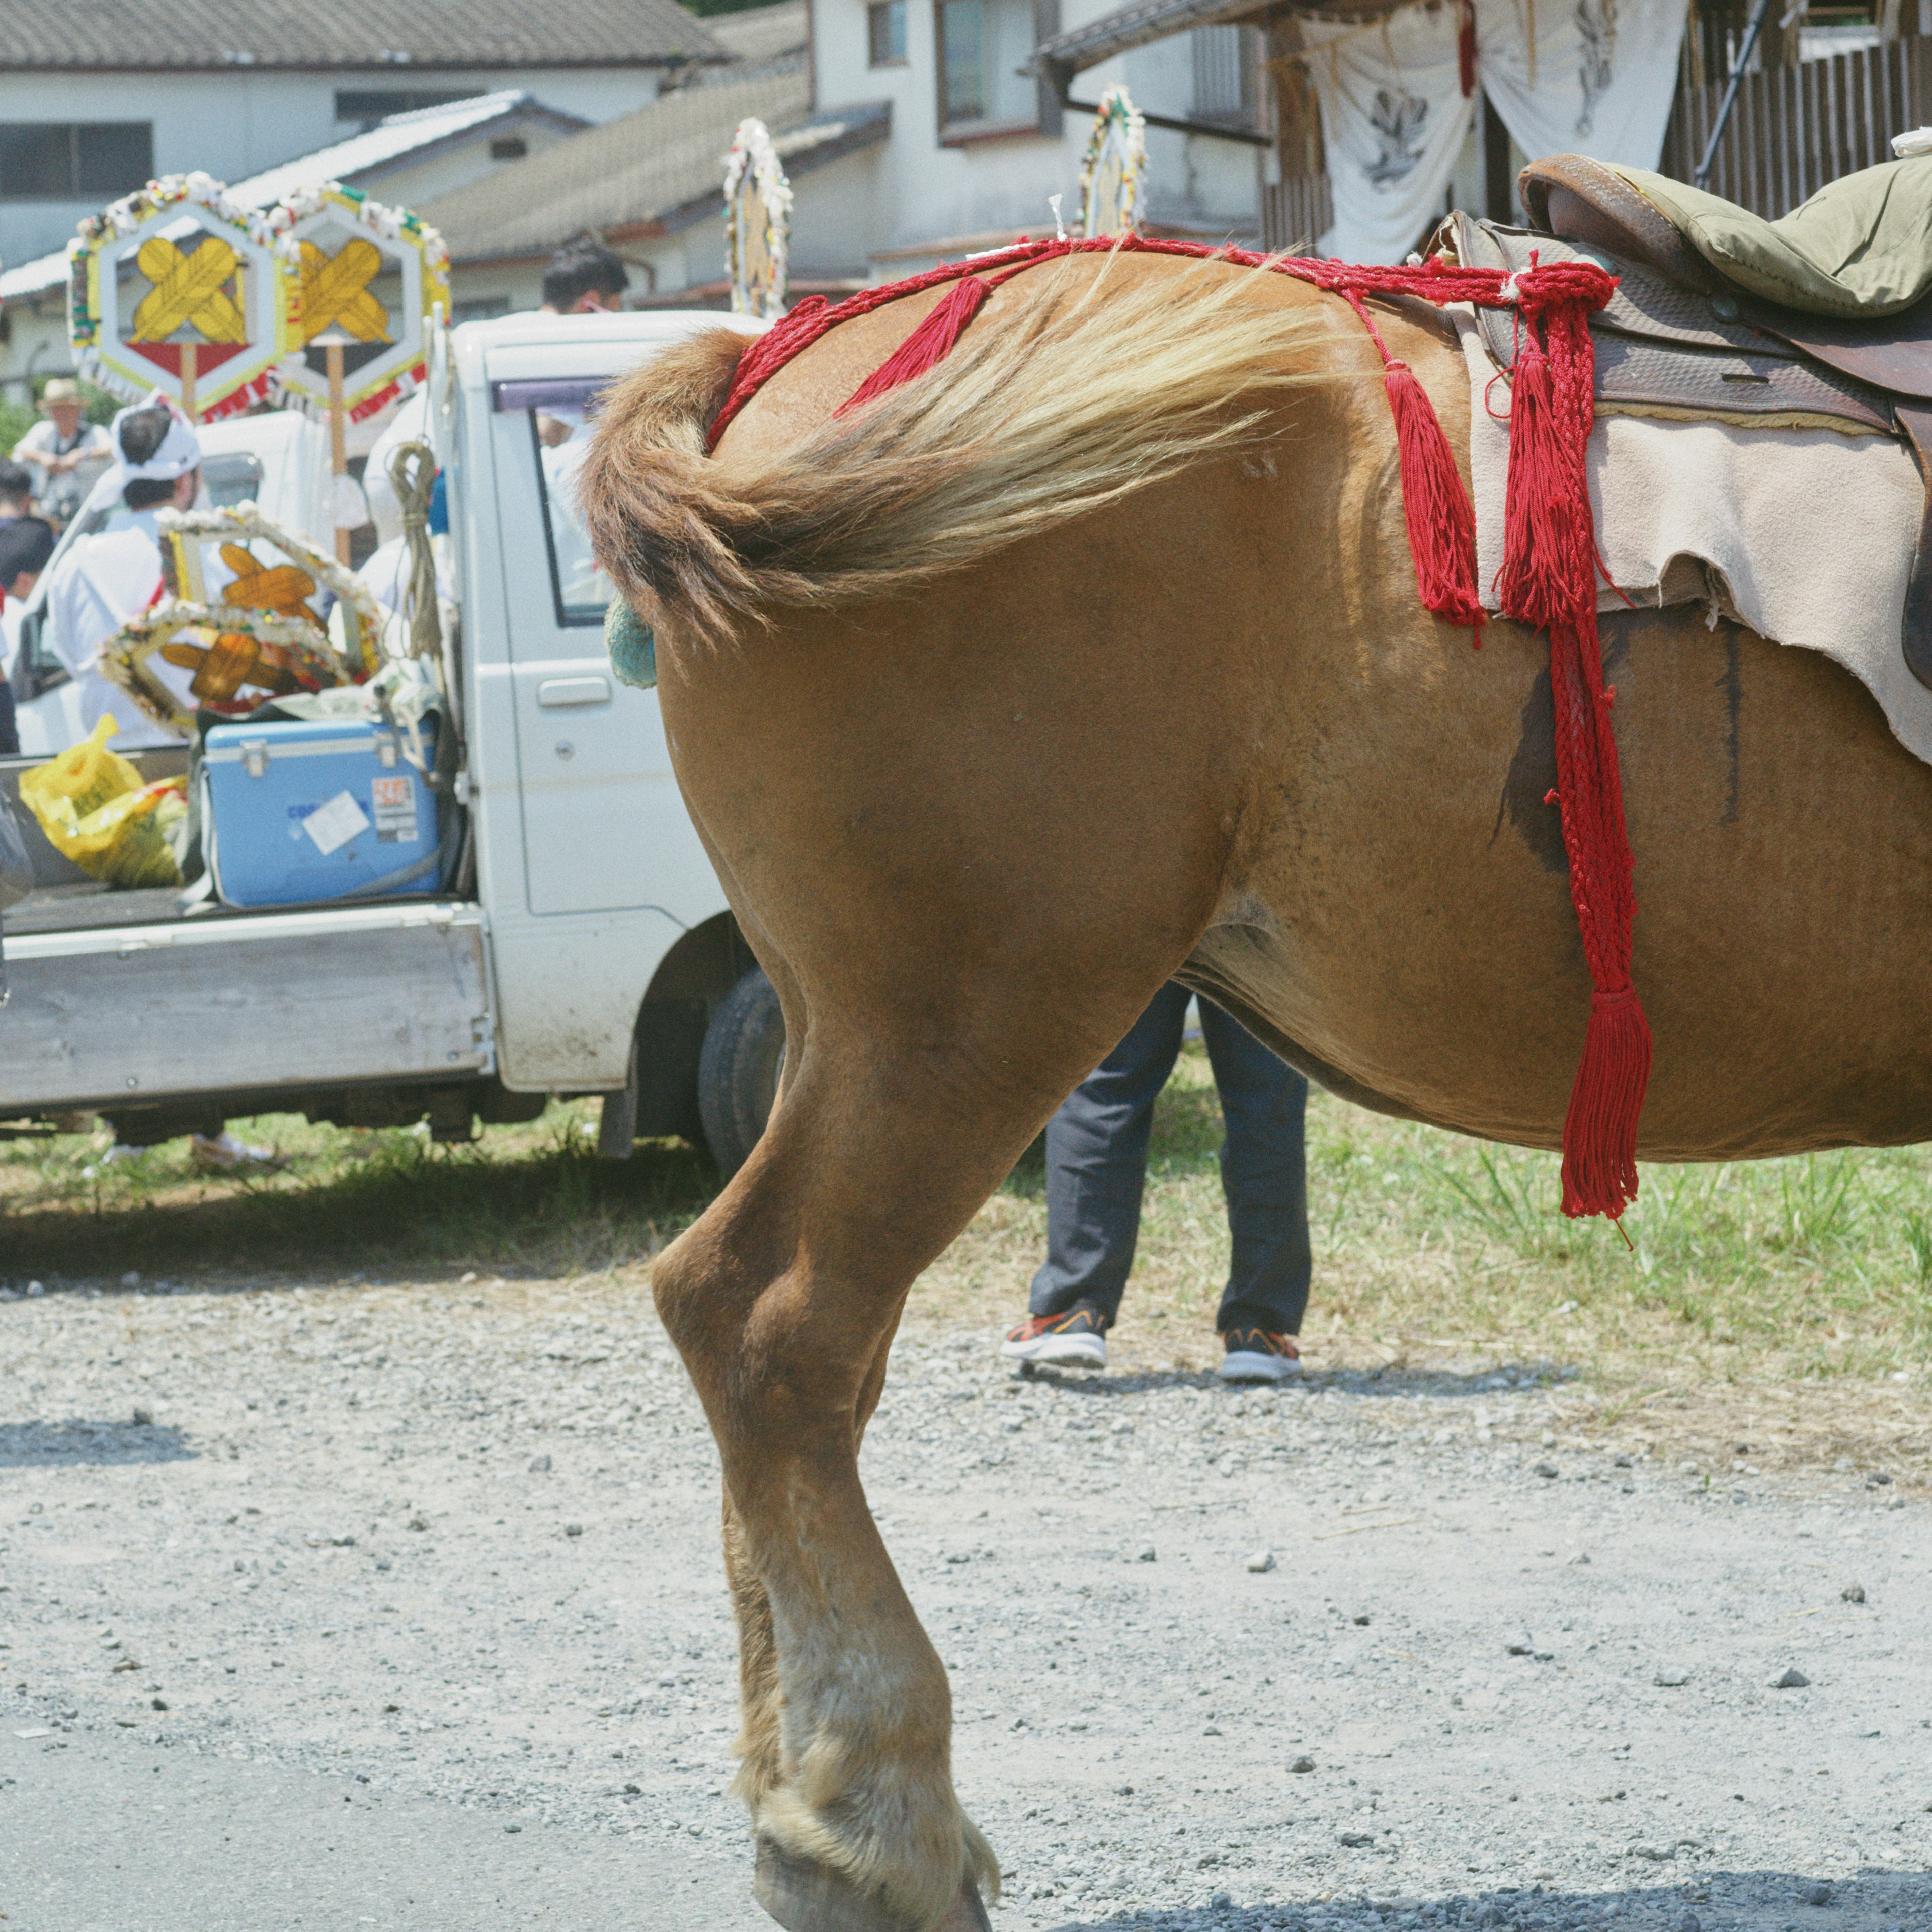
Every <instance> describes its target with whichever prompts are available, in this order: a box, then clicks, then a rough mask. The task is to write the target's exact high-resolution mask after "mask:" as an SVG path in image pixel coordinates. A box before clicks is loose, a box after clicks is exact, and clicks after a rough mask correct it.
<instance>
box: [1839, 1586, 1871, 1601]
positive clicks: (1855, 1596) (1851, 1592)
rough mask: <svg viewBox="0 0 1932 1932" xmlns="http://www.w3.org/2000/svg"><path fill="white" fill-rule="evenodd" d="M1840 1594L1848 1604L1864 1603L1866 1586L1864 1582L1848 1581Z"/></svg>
mask: <svg viewBox="0 0 1932 1932" xmlns="http://www.w3.org/2000/svg"><path fill="white" fill-rule="evenodd" d="M1838 1595H1840V1596H1841V1597H1842V1598H1843V1599H1844V1600H1845V1601H1846V1603H1848V1604H1862V1603H1863V1602H1864V1600H1865V1586H1864V1585H1863V1584H1862V1583H1847V1584H1846V1586H1845V1587H1844V1588H1843V1589H1842V1590H1841V1591H1840V1592H1838Z"/></svg>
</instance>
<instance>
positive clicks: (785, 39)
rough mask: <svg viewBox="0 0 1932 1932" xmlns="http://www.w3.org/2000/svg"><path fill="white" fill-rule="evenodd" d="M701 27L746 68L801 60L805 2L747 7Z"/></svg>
mask: <svg viewBox="0 0 1932 1932" xmlns="http://www.w3.org/2000/svg"><path fill="white" fill-rule="evenodd" d="M704 24H705V25H706V26H707V27H709V28H710V29H711V37H712V39H713V40H715V41H716V42H717V43H718V45H719V46H721V47H722V48H723V49H724V51H725V52H727V54H729V55H730V56H731V58H733V60H734V61H736V62H739V64H740V65H742V66H745V67H748V68H760V67H766V66H769V65H772V63H773V62H778V61H781V60H786V59H790V58H794V57H796V58H799V59H802V58H804V55H805V41H806V39H807V37H808V30H807V26H806V22H805V0H783V4H782V5H779V6H775V7H746V8H745V10H744V11H743V12H742V13H719V14H717V15H715V16H714V17H712V19H710V20H706V22H705V23H704ZM726 71H727V72H728V71H729V70H728V69H727V70H726Z"/></svg>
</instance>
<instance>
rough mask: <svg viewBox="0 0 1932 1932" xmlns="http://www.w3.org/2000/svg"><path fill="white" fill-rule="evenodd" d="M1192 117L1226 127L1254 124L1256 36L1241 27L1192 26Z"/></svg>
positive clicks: (1257, 43) (1256, 60) (1258, 55)
mask: <svg viewBox="0 0 1932 1932" xmlns="http://www.w3.org/2000/svg"><path fill="white" fill-rule="evenodd" d="M1188 37H1189V39H1190V40H1192V41H1193V54H1194V118H1195V119H1196V120H1197V121H1212V122H1214V123H1216V124H1218V125H1220V126H1222V127H1253V124H1254V121H1255V107H1256V71H1257V69H1258V68H1259V64H1260V60H1261V51H1262V50H1261V47H1260V45H1259V35H1255V34H1251V33H1250V30H1249V29H1247V28H1244V27H1196V28H1195V29H1194V31H1193V33H1192V34H1190V35H1189V36H1188Z"/></svg>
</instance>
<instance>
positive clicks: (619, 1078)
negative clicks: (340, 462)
mask: <svg viewBox="0 0 1932 1932" xmlns="http://www.w3.org/2000/svg"><path fill="white" fill-rule="evenodd" d="M725 320H731V319H729V318H724V317H718V316H714V315H705V314H679V313H675V312H663V313H652V312H649V311H640V312H633V313H629V314H621V315H611V316H570V317H556V316H547V315H523V316H513V317H505V318H503V319H501V320H493V321H490V322H483V323H466V324H465V325H463V326H461V327H460V328H458V329H455V330H454V331H449V332H444V331H438V332H437V335H436V337H435V340H434V344H433V348H432V353H431V359H430V369H429V401H430V406H429V410H428V416H429V424H430V441H431V445H432V447H433V448H434V452H435V454H436V457H437V461H438V463H439V465H440V467H441V469H442V470H443V474H444V478H445V481H446V490H447V502H448V505H449V554H448V557H447V562H448V564H449V580H448V585H447V589H448V592H449V596H450V598H451V599H452V601H454V603H455V605H456V607H457V610H458V622H456V623H455V625H446V626H445V631H446V634H445V638H444V646H443V650H444V662H443V682H444V688H445V691H446V696H447V701H448V704H449V713H448V715H449V718H450V721H451V723H452V724H453V727H454V729H455V732H456V733H457V734H458V736H457V739H456V743H457V745H458V755H457V757H455V760H454V761H453V763H454V767H455V769H454V771H453V773H452V774H449V775H448V777H447V779H446V795H445V796H443V797H442V799H441V800H440V807H439V811H440V814H445V815H446V816H445V817H444V818H443V836H444V838H445V841H446V844H447V847H448V850H449V853H450V858H449V863H448V865H447V866H446V868H445V871H444V874H443V880H442V882H441V883H440V884H439V886H438V888H437V890H435V891H434V892H433V893H431V894H429V895H416V896H405V897H396V898H389V899H373V900H371V899H360V900H353V901H341V902H338V903H323V904H307V905H302V906H300V907H258V908H256V909H250V910H243V909H240V908H238V907H232V906H229V905H226V904H222V903H220V901H218V900H215V899H212V898H202V899H201V900H199V901H190V900H188V899H187V898H184V895H183V894H182V893H181V892H180V891H179V889H175V888H169V889H110V888H108V887H107V886H102V885H101V884H99V883H96V882H95V881H93V880H89V879H88V878H86V877H85V876H84V875H83V874H82V873H81V872H80V871H79V870H78V869H77V868H74V867H72V866H71V865H68V862H67V861H66V860H65V859H62V857H61V856H59V855H58V853H56V852H55V849H54V847H52V845H50V844H48V843H47V842H46V840H45V839H44V838H43V836H42V835H41V834H40V831H39V828H38V826H37V824H36V823H34V819H33V816H32V814H31V812H30V811H28V810H27V808H26V807H25V805H23V804H21V803H20V802H19V799H18V787H19V781H20V774H21V772H23V771H24V770H26V769H28V768H30V767H31V766H33V765H34V764H35V763H38V762H40V760H41V759H43V758H44V757H46V755H48V754H49V752H51V751H58V750H60V749H62V748H64V747H65V745H66V744H67V743H68V742H71V740H72V739H75V738H78V737H79V736H82V735H83V733H82V731H81V730H80V729H79V728H77V726H78V712H77V708H76V707H75V706H74V703H73V699H74V691H73V689H72V687H71V684H67V683H65V682H64V681H65V680H66V679H67V676H68V674H67V673H66V671H65V669H64V667H62V664H61V663H60V661H59V660H58V658H57V657H55V655H53V654H52V652H51V651H50V650H49V649H48V648H47V646H46V641H45V639H44V637H43V628H44V624H43V617H41V616H37V614H36V613H37V605H36V604H35V603H34V601H31V600H30V601H29V603H28V606H27V607H26V612H25V615H24V616H23V617H22V618H20V619H19V621H18V622H17V623H15V624H13V625H12V627H11V632H10V634H13V635H14V637H16V643H15V646H14V649H13V655H12V661H11V662H10V664H8V665H7V667H6V669H7V673H8V674H9V675H10V678H11V680H12V683H13V691H14V694H15V698H16V702H17V706H18V709H19V714H20V735H21V742H22V745H23V755H22V756H20V757H15V758H12V759H7V760H0V797H5V798H7V799H10V800H11V802H12V805H13V816H14V817H15V819H16V820H17V822H18V823H20V826H21V827H22V829H23V832H25V833H26V838H27V841H28V844H29V845H30V847H31V848H32V849H31V856H32V858H33V861H34V873H33V879H34V889H33V890H31V892H28V894H27V895H26V897H24V898H21V899H20V900H19V901H17V903H16V904H13V906H11V907H9V908H7V910H6V911H5V914H4V916H0V920H3V922H4V962H0V971H4V973H5V980H6V982H7V993H8V997H7V1001H6V1004H5V1005H4V1006H0V1121H10V1122H16V1123H31V1122H34V1121H41V1122H45V1121H53V1120H57V1119H58V1118H61V1117H62V1116H70V1115H76V1114H80V1113H94V1114H98V1115H101V1116H102V1117H103V1118H104V1119H105V1120H106V1121H107V1122H108V1123H109V1124H110V1125H111V1126H112V1127H113V1130H114V1132H115V1135H116V1136H117V1138H118V1139H121V1140H122V1141H125V1142H130V1143H133V1144H136V1145H151V1144H154V1143H155V1142H160V1141H162V1140H164V1139H168V1138H169V1137H171V1136H175V1135H178V1134H182V1133H190V1132H196V1133H206V1134H210V1135H214V1134H218V1133H220V1131H221V1128H222V1124H223V1122H224V1121H226V1120H228V1119H230V1118H242V1117H245V1116H247V1115H258V1114H263V1113H302V1114H305V1115H307V1116H308V1118H310V1119H311V1120H314V1121H331V1122H334V1123H335V1124H338V1125H341V1126H345V1127H384V1126H411V1125H415V1124H418V1123H419V1122H424V1121H426V1122H427V1123H428V1127H429V1129H430V1130H431V1133H433V1134H434V1136H436V1137H437V1139H443V1140H455V1141H466V1140H469V1139H471V1138H472V1136H473V1135H474V1133H475V1124H476V1123H477V1122H478V1121H481V1122H484V1123H486V1124H487V1123H502V1122H509V1121H526V1120H530V1119H533V1118H535V1116H536V1115H538V1114H539V1113H540V1112H541V1111H542V1109H543V1108H544V1105H545V1103H546V1102H547V1100H548V1099H549V1098H550V1097H551V1096H553V1095H559V1096H581V1095H586V1094H600V1095H601V1096H603V1097H604V1100H603V1110H602V1126H601V1133H600V1135H599V1139H598V1147H599V1150H600V1151H601V1152H602V1153H603V1154H606V1155H607V1156H610V1157H613V1158H623V1157H628V1154H630V1152H631V1148H632V1146H633V1145H634V1142H635V1140H636V1139H637V1138H638V1137H640V1136H650V1135H666V1134H681V1135H685V1136H689V1137H691V1138H693V1139H695V1138H696V1137H697V1136H698V1135H699V1133H700V1132H702V1133H703V1135H704V1136H705V1137H706V1139H707V1140H708V1141H709V1143H710V1145H711V1147H712V1152H713V1153H714V1154H715V1157H716V1158H717V1160H718V1163H719V1166H721V1169H724V1171H725V1172H727V1173H728V1172H731V1171H732V1170H733V1169H735V1168H736V1166H738V1165H739V1163H740V1162H742V1160H743V1159H744V1157H745V1154H747V1153H748V1151H750V1148H751V1145H752V1143H753V1142H754V1141H755V1140H756V1139H757V1136H758V1134H759V1133H760V1131H761V1130H762V1129H763V1123H764V1119H765V1117H766V1114H767V1113H768V1112H769V1108H770V1104H771V1098H772V1092H773V1091H774V1088H775V1083H776V1079H777V1076H778V1067H779V1066H780V1064H781V1057H782V1055H783V1052H784V1034H783V1022H782V1020H781V1018H780V1016H779V1015H778V1007H777V1002H776V1000H775V996H774V995H772V992H771V989H770V987H769V983H767V982H766V980H765V979H764V977H763V974H761V973H760V972H759V971H757V968H756V966H755V964H754V962H753V960H752V959H751V954H750V953H749V952H748V950H747V948H746V947H745V944H744V942H743V940H742V938H741V937H740V935H739V932H738V930H737V927H736V923H735V922H734V921H733V919H732V916H731V914H730V910H729V909H728V908H727V905H726V904H725V901H724V894H723V892H722V891H721V889H720V888H719V886H718V880H717V877H716V875H715V873H714V872H713V871H712V867H711V864H710V862H709V859H707V858H706V856H705V853H704V849H703V845H702V844H701V843H700V841H699V838H698V836H697V832H696V829H694V826H692V824H691V820H690V818H689V817H688V814H687V813H686V812H685V807H684V803H683V801H682V798H681V797H680V796H679V792H678V788H677V784H676V779H675V778H674V777H673V775H672V772H671V767H670V757H669V755H668V753H667V750H666V748H665V743H664V727H663V724H662V723H661V720H660V718H659V716H658V699H657V693H656V692H655V690H646V689H640V688H636V687H634V686H632V685H626V684H623V683H620V682H619V681H618V680H617V679H616V677H615V676H613V673H612V670H611V667H610V661H609V658H608V657H607V655H606V653H605V649H604V631H603V622H604V607H605V604H606V603H607V601H608V598H609V596H610V585H609V583H608V580H607V579H606V578H605V577H604V576H603V575H602V574H601V572H599V571H598V570H597V568H596V567H595V563H594V562H593V560H592V557H591V555H590V553H589V546H588V544H587V543H586V540H585V537H584V535H583V531H582V529H581V528H580V525H579V524H578V523H577V520H576V517H575V514H574V502H572V500H571V491H570V488H569V485H570V484H571V480H572V478H573V477H574V458H575V457H576V456H578V455H580V454H581V439H580V437H579V438H577V439H575V440H574V441H575V447H574V450H573V449H571V448H570V447H568V446H566V447H565V448H562V449H559V448H557V447H555V446H554V445H555V444H556V442H557V440H558V435H559V431H558V425H559V420H560V421H561V422H562V423H564V424H565V425H568V424H570V423H572V422H581V421H582V419H583V413H585V411H586V410H594V408H595V398H596V396H597V395H598V392H600V391H601V389H603V388H604V386H606V385H607V383H609V382H610V380H612V379H613V378H614V377H618V376H619V375H622V374H625V373H626V372H627V371H630V370H631V369H633V368H637V367H638V366H639V365H641V364H644V363H646V362H648V361H649V359H650V358H651V357H652V356H653V355H655V354H656V353H661V351H662V350H664V348H665V347H667V346H668V345H670V344H672V343H673V342H675V341H678V340H679V339H681V338H682V337H684V336H685V335H688V333H689V332H691V331H692V330H694V329H698V328H701V327H706V326H714V325H715V324H716V323H718V322H720V321H725ZM736 326H739V327H742V328H745V329H748V330H755V329H757V327H758V326H759V325H757V324H756V323H737V324H736ZM300 421H301V419H296V418H293V417H291V416H254V417H243V418H241V419H236V420H235V421H233V422H230V423H228V424H224V425H218V426H217V427H216V428H213V429H211V431H209V432H208V438H207V446H208V450H209V454H208V457H207V459H206V461H205V463H204V478H205V481H206V483H207V484H208V488H209V490H210V492H211V494H212V495H213V496H214V499H215V500H216V501H217V502H238V501H240V500H242V499H244V498H245V497H247V496H258V497H260V499H261V500H260V507H261V508H263V510H264V511H267V512H269V513H270V514H278V513H279V514H281V515H282V516H283V517H284V520H285V522H286V523H287V526H291V527H302V526H303V525H302V523H300V522H299V520H298V515H299V507H298V506H297V505H295V504H293V503H291V502H286V501H284V502H275V501H274V500H273V499H274V497H275V490H274V488H273V487H272V485H273V483H274V480H275V472H277V471H278V469H283V470H289V471H291V472H295V471H299V472H300V487H301V488H302V489H303V490H310V489H314V490H317V492H318V493H319V490H320V483H319V482H317V481H316V480H315V479H311V478H309V477H308V473H307V472H308V468H310V467H313V465H293V464H290V463H288V462H287V460H285V459H286V457H287V449H286V447H285V446H286V445H287V443H288V442H289V441H290V435H291V431H292V430H293V428H294V427H295V426H296V425H299V423H300ZM540 422H541V427H540ZM305 427H306V428H309V429H312V428H313V427H314V426H313V425H306V426H305ZM251 437H253V438H254V439H255V440H257V441H259V442H260V443H261V444H262V446H263V452H265V453H264V454H259V455H258V454H257V453H256V452H252V451H251V448H250V441H251ZM297 440H299V438H298V439H297ZM321 481H326V478H323V479H321ZM292 511H293V512H297V514H290V512H292ZM308 527H311V528H313V527H314V526H313V524H309V525H308ZM42 583H43V587H44V585H45V583H46V579H44V578H43V580H42ZM37 738H38V739H39V740H40V742H38V743H36V739H37ZM128 755H129V756H130V757H131V758H132V760H133V763H136V765H137V766H139V767H140V769H141V770H142V775H143V776H144V778H146V779H148V780H149V781H152V780H154V779H155V778H161V777H165V776H169V775H173V774H175V773H176V772H184V771H185V770H186V769H187V764H188V754H187V748H186V747H185V746H183V747H180V748H175V747H169V748H166V749H163V750H159V751H145V752H139V753H132V754H128ZM438 763H439V766H440V767H442V768H444V769H447V765H448V763H449V761H446V760H438Z"/></svg>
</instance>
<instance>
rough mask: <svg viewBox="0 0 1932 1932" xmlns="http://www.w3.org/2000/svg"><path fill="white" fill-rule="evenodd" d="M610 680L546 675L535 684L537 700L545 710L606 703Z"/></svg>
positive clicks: (608, 701)
mask: <svg viewBox="0 0 1932 1932" xmlns="http://www.w3.org/2000/svg"><path fill="white" fill-rule="evenodd" d="M537 702H538V703H539V704H541V706H543V707H544V709H545V710H546V711H559V710H562V709H566V708H567V707H568V706H571V705H574V704H608V703H610V679H608V678H603V677H547V678H545V679H544V681H543V682H542V683H541V684H540V685H538V686H537Z"/></svg>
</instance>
